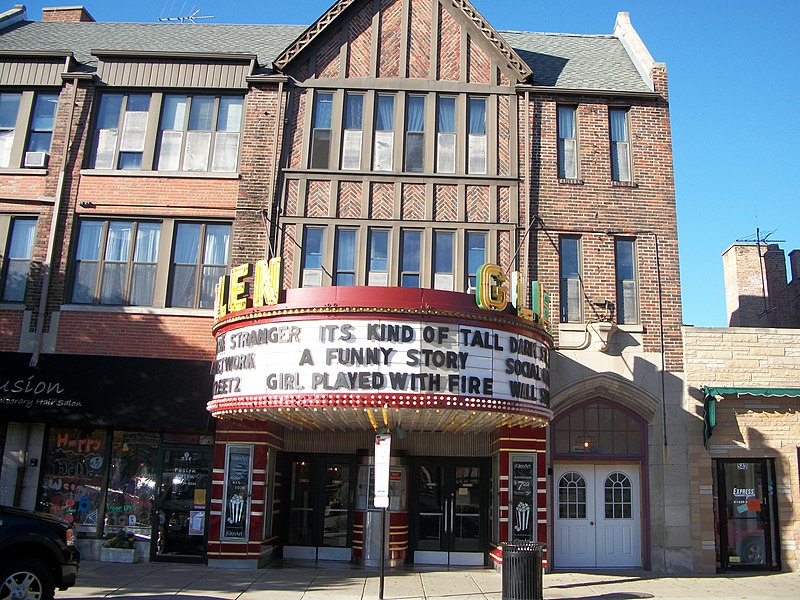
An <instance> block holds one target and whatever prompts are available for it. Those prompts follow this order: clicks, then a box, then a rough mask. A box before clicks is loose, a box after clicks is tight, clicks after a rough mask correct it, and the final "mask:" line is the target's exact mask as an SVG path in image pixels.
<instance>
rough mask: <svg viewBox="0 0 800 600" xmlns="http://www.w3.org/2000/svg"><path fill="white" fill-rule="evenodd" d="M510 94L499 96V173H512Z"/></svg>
mask: <svg viewBox="0 0 800 600" xmlns="http://www.w3.org/2000/svg"><path fill="white" fill-rule="evenodd" d="M510 104H511V98H510V97H509V96H498V97H497V174H498V175H502V176H505V175H510V174H511V116H510V113H509V110H510V108H509V106H510Z"/></svg>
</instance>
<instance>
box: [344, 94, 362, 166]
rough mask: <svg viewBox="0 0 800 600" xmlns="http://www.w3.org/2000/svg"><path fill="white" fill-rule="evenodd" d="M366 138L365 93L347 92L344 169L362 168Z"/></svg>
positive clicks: (345, 100) (345, 103)
mask: <svg viewBox="0 0 800 600" xmlns="http://www.w3.org/2000/svg"><path fill="white" fill-rule="evenodd" d="M363 138H364V94H351V93H348V94H345V97H344V135H343V136H342V169H345V170H354V171H355V170H358V169H360V168H361V144H362V141H363Z"/></svg>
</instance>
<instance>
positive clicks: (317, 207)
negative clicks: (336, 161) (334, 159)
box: [306, 181, 331, 217]
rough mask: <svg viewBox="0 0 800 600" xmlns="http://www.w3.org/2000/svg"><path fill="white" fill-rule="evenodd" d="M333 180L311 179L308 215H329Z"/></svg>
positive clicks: (307, 200) (307, 199) (307, 203)
mask: <svg viewBox="0 0 800 600" xmlns="http://www.w3.org/2000/svg"><path fill="white" fill-rule="evenodd" d="M330 202H331V182H330V181H309V182H308V196H307V197H306V216H307V217H327V216H328V214H329V212H330Z"/></svg>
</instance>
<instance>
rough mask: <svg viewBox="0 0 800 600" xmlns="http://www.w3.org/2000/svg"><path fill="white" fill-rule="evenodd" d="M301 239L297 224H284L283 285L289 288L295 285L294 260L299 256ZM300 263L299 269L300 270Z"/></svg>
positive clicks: (282, 252)
mask: <svg viewBox="0 0 800 600" xmlns="http://www.w3.org/2000/svg"><path fill="white" fill-rule="evenodd" d="M298 243H299V240H298V239H297V226H296V225H290V224H287V225H284V226H283V250H282V251H281V254H282V256H283V287H284V289H287V290H288V289H289V288H291V287H293V281H292V277H293V276H294V268H295V267H294V261H295V256H296V255H297V256H299V253H298V252H297V250H298ZM299 268H300V267H299V265H298V270H299Z"/></svg>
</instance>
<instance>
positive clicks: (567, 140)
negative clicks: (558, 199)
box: [558, 106, 578, 179]
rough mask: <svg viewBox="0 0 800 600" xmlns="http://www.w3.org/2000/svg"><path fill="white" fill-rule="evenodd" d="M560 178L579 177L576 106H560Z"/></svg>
mask: <svg viewBox="0 0 800 600" xmlns="http://www.w3.org/2000/svg"><path fill="white" fill-rule="evenodd" d="M558 178H559V179H577V178H578V140H577V138H576V134H575V107H574V106H559V107H558Z"/></svg>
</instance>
